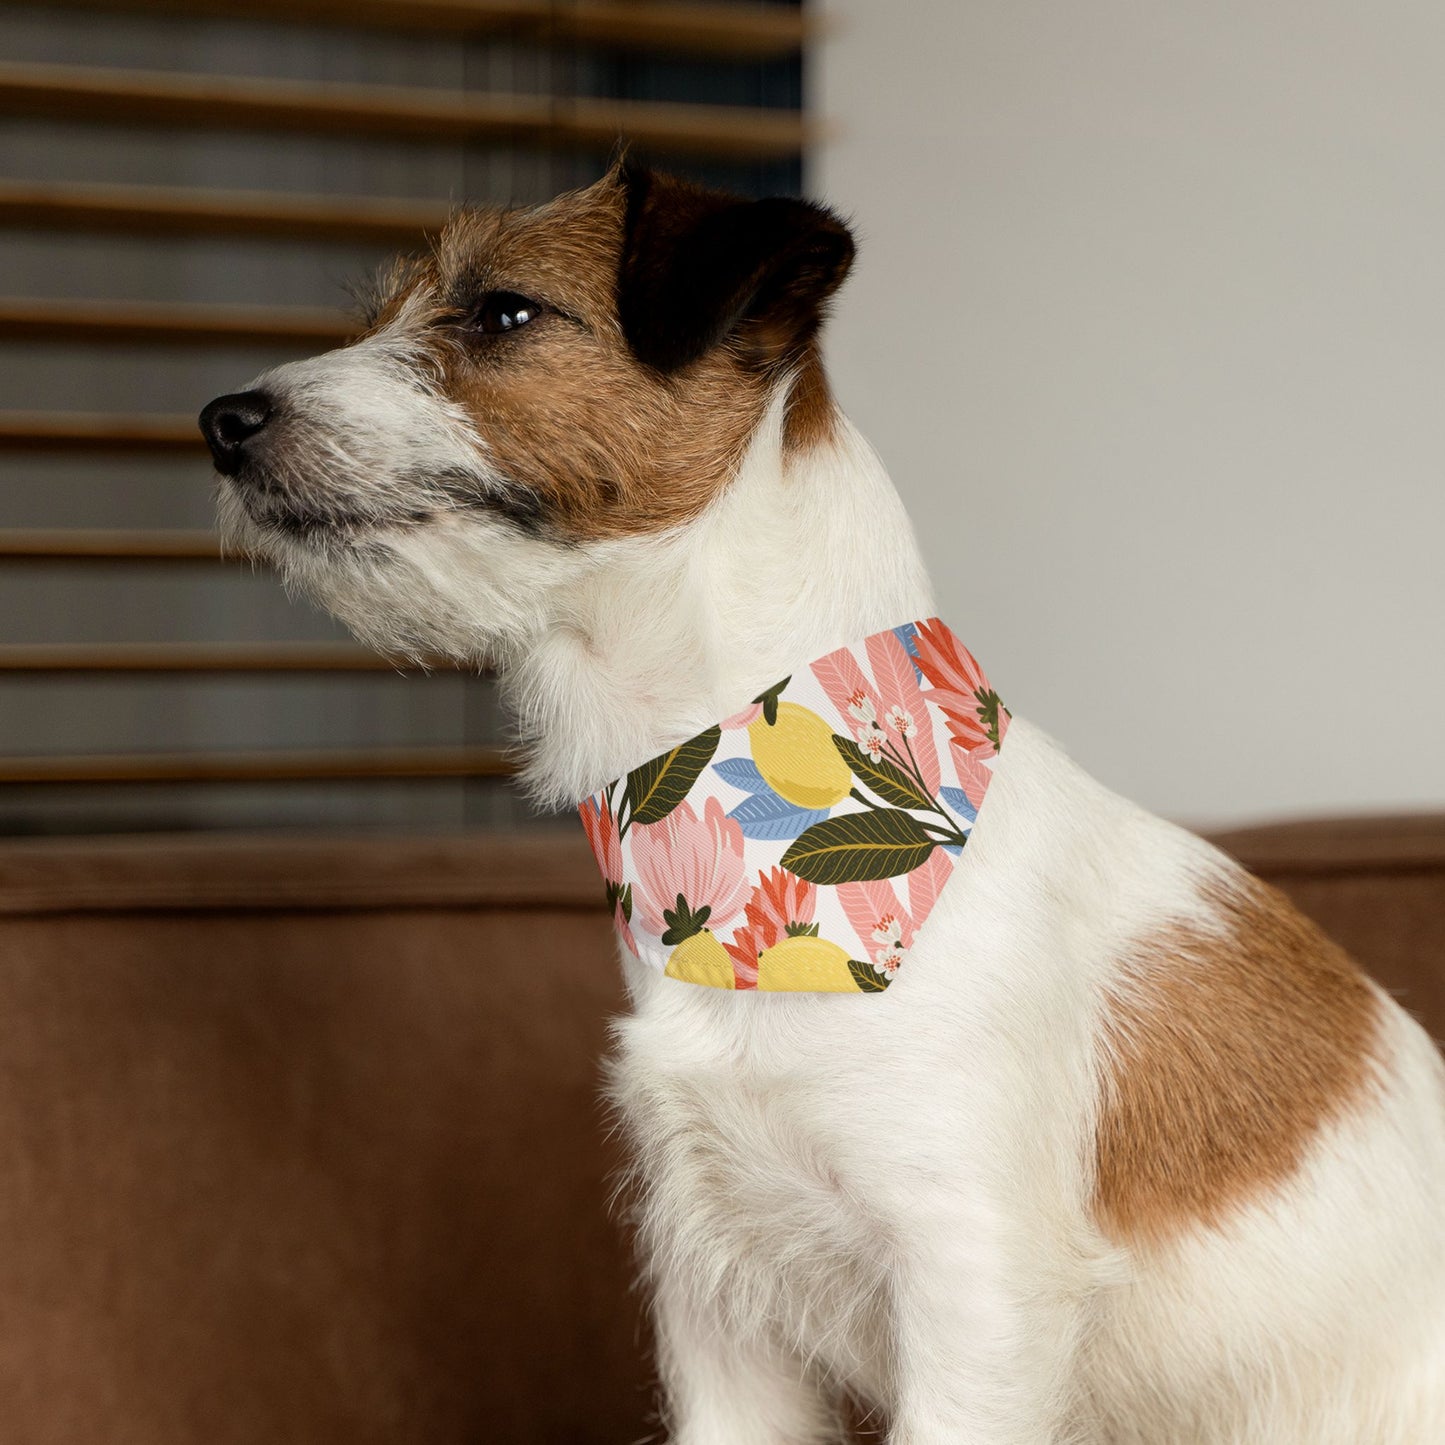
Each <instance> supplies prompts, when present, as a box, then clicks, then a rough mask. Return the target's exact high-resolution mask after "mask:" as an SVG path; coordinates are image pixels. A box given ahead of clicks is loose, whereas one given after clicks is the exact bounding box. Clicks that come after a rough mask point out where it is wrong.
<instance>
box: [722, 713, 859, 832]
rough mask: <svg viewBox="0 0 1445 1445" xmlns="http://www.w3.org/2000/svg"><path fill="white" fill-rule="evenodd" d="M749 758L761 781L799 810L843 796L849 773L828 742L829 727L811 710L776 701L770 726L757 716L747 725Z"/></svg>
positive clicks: (849, 784) (830, 736)
mask: <svg viewBox="0 0 1445 1445" xmlns="http://www.w3.org/2000/svg"><path fill="white" fill-rule="evenodd" d="M748 742H749V743H750V744H751V745H752V750H753V761H754V762H755V763H756V764H757V765H758V771H759V772H760V773H761V774H762V775H763V780H764V781H765V782H766V783H767V785H768V786H769V787H770V788H771V789H772V790H773V791H774V792H775V793H777V794H778V796H779V797H781V798H786V799H787V800H788V802H790V803H792V804H793V805H794V806H795V807H798V808H831V807H832V806H833V804H834V803H836V802H838V801H839V800H840V799H842V798H846V797H847V796H848V789H849V788H850V787H852V785H853V775H852V773H850V772H849V771H848V764H847V763H845V762H844V761H843V758H842V756H841V755H840V754H839V752H838V749H837V748H836V747H834V746H833V729H832V728H830V727H829V726H828V724H827V723H826V722H824V721H823V719H822V718H820V717H819V716H818V714H817V713H815V712H813V711H812V710H811V709H810V708H806V707H801V706H799V704H797V703H795V702H780V703H779V704H778V719H777V721H776V722H775V723H773V724H771V726H770V725H769V723H768V721H767V719H766V718H762V717H760V718H757V719H755V720H754V721H753V722H752V723H750V724H749V725H748Z"/></svg>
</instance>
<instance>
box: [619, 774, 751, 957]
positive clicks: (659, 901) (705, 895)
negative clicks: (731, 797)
mask: <svg viewBox="0 0 1445 1445" xmlns="http://www.w3.org/2000/svg"><path fill="white" fill-rule="evenodd" d="M632 861H633V864H634V866H635V868H636V870H637V884H638V886H637V890H636V891H637V897H636V899H635V900H634V903H635V909H636V912H637V913H638V915H640V917H641V919H642V923H643V926H644V927H645V928H646V929H647V931H648V932H649V933H651V934H652V935H654V936H655V937H657V938H661V937H662V935H663V934H664V933H666V932H667V931H668V929H669V927H670V925H669V923H668V921H667V920H666V919H665V918H664V917H663V910H664V909H666V910H668V911H669V912H671V911H673V910H674V909H676V907H677V900H678V899H679V898H682V899H683V900H685V902H686V904H687V907H688V910H689V911H690V912H691V913H692V914H693V915H696V914H697V913H699V912H700V911H701V910H702V909H704V908H706V909H707V910H708V914H707V917H706V919H704V920H703V922H704V924H705V926H706V927H708V928H709V929H711V930H712V931H713V932H714V933H716V932H717V930H718V928H719V927H720V926H721V925H723V924H725V923H728V922H730V921H731V920H732V919H733V918H735V917H736V916H737V915H738V913H739V912H740V911H741V909H742V906H743V904H744V902H745V901H746V900H747V897H748V892H749V889H748V885H747V883H746V882H745V881H744V879H743V830H742V828H741V827H740V826H739V825H738V823H737V822H736V821H735V820H734V819H732V818H729V817H728V816H727V814H726V813H724V812H723V805H722V803H721V802H720V801H719V800H718V799H717V798H709V799H708V800H707V804H706V806H705V808H704V810H703V816H702V817H701V818H699V817H698V815H697V814H696V813H695V812H694V811H693V807H692V804H691V803H686V802H684V803H679V804H678V805H677V807H675V808H674V809H673V810H672V812H670V813H669V814H668V815H667V817H665V818H663V819H661V820H660V821H659V822H656V823H639V824H638V825H637V826H636V827H634V828H633V829H632Z"/></svg>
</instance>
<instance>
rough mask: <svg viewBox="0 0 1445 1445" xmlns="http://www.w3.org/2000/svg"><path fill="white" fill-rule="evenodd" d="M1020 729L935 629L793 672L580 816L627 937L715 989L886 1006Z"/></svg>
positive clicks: (904, 632)
mask: <svg viewBox="0 0 1445 1445" xmlns="http://www.w3.org/2000/svg"><path fill="white" fill-rule="evenodd" d="M1008 719H1009V714H1008V710H1007V709H1006V708H1005V707H1004V706H1003V705H1002V703H1000V702H999V698H998V694H997V693H996V692H994V691H993V689H992V688H990V687H989V685H988V680H987V679H986V678H985V677H984V675H983V672H982V671H981V669H980V668H979V666H978V664H977V663H976V662H975V661H974V660H973V657H972V655H971V654H970V653H969V652H968V650H967V649H966V648H965V647H964V646H963V645H962V643H960V642H959V641H958V639H957V638H956V637H955V636H954V635H953V633H952V632H950V631H949V630H948V628H947V627H945V626H944V625H943V623H941V622H940V621H938V619H937V618H933V619H931V620H929V621H927V622H910V623H907V624H905V625H904V626H902V627H895V628H894V629H893V630H892V631H890V632H878V633H875V634H874V635H873V636H872V637H869V638H867V639H865V640H864V641H863V642H861V643H859V644H858V645H856V646H854V647H840V648H839V649H838V650H837V651H836V652H830V653H829V654H828V655H827V656H826V657H822V658H819V659H818V661H817V662H815V663H813V664H812V665H811V666H810V667H809V668H807V669H806V670H802V671H799V672H795V673H794V674H793V675H792V676H791V677H785V678H784V679H783V680H782V681H781V682H780V683H778V684H777V685H776V686H774V687H770V688H769V689H768V690H767V691H766V692H765V693H763V694H762V695H761V696H760V697H758V698H756V699H755V700H754V701H753V703H752V705H751V706H749V707H747V708H745V709H744V710H743V711H742V712H740V713H738V714H736V715H735V716H733V717H730V718H727V719H726V720H725V721H723V722H721V723H719V724H717V725H716V726H715V727H710V728H708V730H707V731H706V732H704V733H699V734H698V736H697V737H695V738H691V739H689V740H688V741H687V742H685V743H681V744H679V745H678V746H677V747H675V748H673V749H672V751H671V752H669V753H664V754H663V755H662V756H661V757H658V758H653V759H652V761H651V762H647V763H643V764H642V766H641V767H638V768H634V769H633V770H632V771H631V772H630V773H628V774H627V776H626V777H625V778H619V779H617V781H616V782H614V783H612V784H611V785H610V786H609V787H606V788H603V789H602V791H601V792H599V793H595V794H593V795H592V797H590V798H588V799H587V800H586V801H585V802H584V803H583V804H582V807H581V813H582V826H583V827H584V828H585V829H586V831H587V839H588V842H590V843H591V845H592V851H593V853H595V854H596V856H597V863H598V866H599V867H600V868H601V869H602V876H603V879H604V880H605V882H606V885H607V902H608V905H609V907H610V908H611V909H612V913H613V918H614V921H615V923H616V925H617V931H618V933H619V934H620V935H621V937H622V941H623V942H624V943H625V944H626V945H627V947H628V948H629V949H631V951H632V952H633V953H634V954H635V955H636V956H637V957H638V958H639V959H640V960H641V961H642V962H643V963H646V964H650V965H651V966H652V967H653V968H656V969H658V970H660V971H661V972H663V973H666V974H667V975H668V977H669V978H676V979H682V980H684V981H686V982H687V983H695V984H703V985H705V986H708V987H711V988H732V989H765V990H776V991H791V992H797V993H860V992H861V993H882V992H883V990H885V989H886V988H887V987H888V985H889V984H890V983H892V982H893V980H894V978H896V977H897V975H898V970H899V968H900V966H901V965H902V964H903V962H904V960H905V959H906V958H907V955H908V950H909V948H910V947H911V946H912V944H913V940H914V938H915V936H916V935H917V933H918V930H919V929H920V928H922V927H923V923H924V920H925V919H926V918H927V917H928V914H929V911H930V910H931V909H932V907H933V905H934V903H935V902H936V900H937V898H938V895H939V894H940V893H941V892H942V891H943V885H944V883H946V882H947V881H948V876H949V874H950V873H951V872H952V871H953V864H954V860H955V859H956V858H957V856H958V855H959V853H961V852H962V851H963V847H964V845H965V843H967V841H968V835H969V833H970V831H971V830H972V828H973V824H974V820H975V819H976V818H977V817H978V810H979V808H980V806H981V805H982V803H983V798H984V794H985V793H986V792H987V791H988V785H989V781H990V779H991V778H992V776H993V767H994V762H995V759H996V757H997V755H998V750H999V745H1000V744H1001V743H1002V742H1003V737H1004V733H1005V731H1006V730H1007V728H1008ZM905 883H906V885H907V886H906V887H905V886H904V885H905Z"/></svg>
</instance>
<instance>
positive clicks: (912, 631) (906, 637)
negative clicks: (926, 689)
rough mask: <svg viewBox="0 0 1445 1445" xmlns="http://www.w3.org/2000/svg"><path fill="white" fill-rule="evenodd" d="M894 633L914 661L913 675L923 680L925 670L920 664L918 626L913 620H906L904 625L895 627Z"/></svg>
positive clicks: (920, 680)
mask: <svg viewBox="0 0 1445 1445" xmlns="http://www.w3.org/2000/svg"><path fill="white" fill-rule="evenodd" d="M893 635H894V636H895V637H896V638H897V639H898V640H899V642H901V643H902V644H903V650H904V652H906V653H907V654H908V656H909V658H910V659H911V660H912V662H913V675H914V677H915V678H917V679H918V681H919V682H922V681H923V670H922V668H920V667H919V666H918V628H917V627H916V626H915V625H914V624H913V623H912V622H905V623H904V624H903V626H902V627H895V628H894V629H893Z"/></svg>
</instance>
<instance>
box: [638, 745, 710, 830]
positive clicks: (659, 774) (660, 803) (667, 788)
mask: <svg viewBox="0 0 1445 1445" xmlns="http://www.w3.org/2000/svg"><path fill="white" fill-rule="evenodd" d="M721 740H722V729H721V728H717V727H711V728H709V729H708V730H707V731H706V732H705V733H699V734H698V735H697V736H696V737H695V738H689V739H688V741H687V742H685V743H679V744H678V745H677V747H675V748H673V750H672V751H671V752H670V753H664V754H663V755H662V756H661V757H660V758H653V760H652V761H651V762H650V763H643V765H642V766H641V767H640V768H634V769H633V770H632V771H631V772H630V773H628V775H627V792H626V794H625V795H624V799H623V805H624V806H625V807H626V808H628V809H629V813H628V822H629V823H657V822H660V821H661V820H662V819H663V818H665V817H667V815H668V814H669V813H670V812H672V810H673V809H674V808H675V807H677V805H678V804H679V803H680V802H682V800H683V799H684V798H685V797H687V795H688V793H689V792H690V791H691V789H692V785H693V784H694V783H695V782H697V780H698V776H699V774H701V772H702V770H703V769H704V768H705V767H707V765H708V763H710V762H711V761H712V755H713V754H714V753H715V752H716V751H717V745H718V743H719V742H720V741H721Z"/></svg>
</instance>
